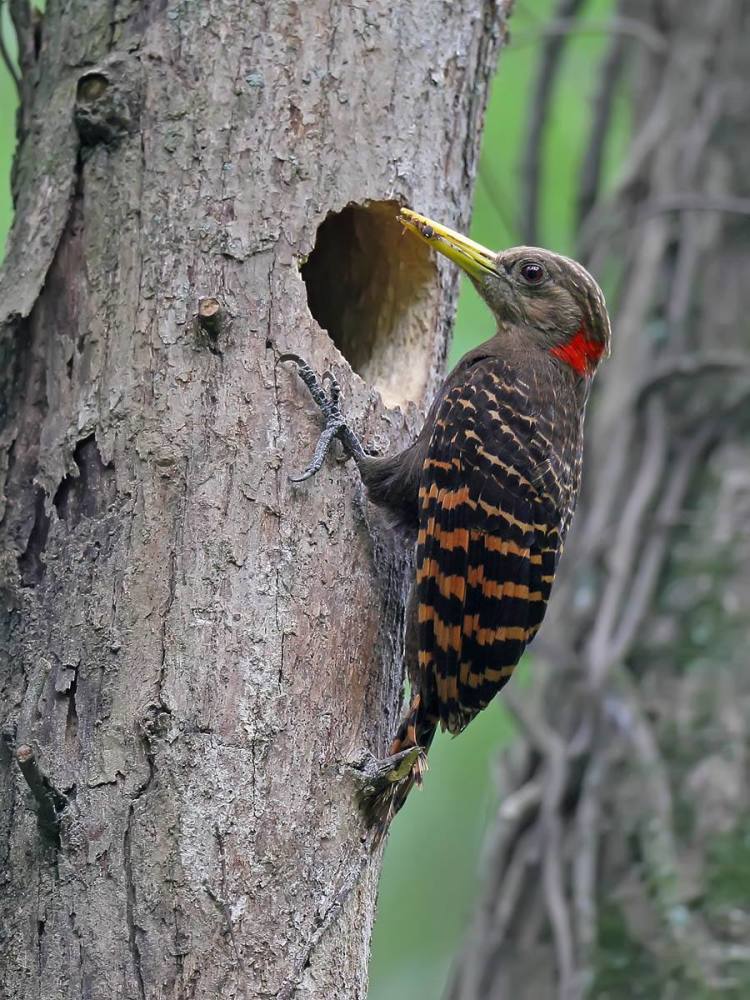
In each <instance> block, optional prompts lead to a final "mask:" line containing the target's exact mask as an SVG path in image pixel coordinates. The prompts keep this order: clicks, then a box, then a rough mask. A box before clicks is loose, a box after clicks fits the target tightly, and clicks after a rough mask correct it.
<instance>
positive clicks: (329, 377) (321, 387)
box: [279, 353, 364, 483]
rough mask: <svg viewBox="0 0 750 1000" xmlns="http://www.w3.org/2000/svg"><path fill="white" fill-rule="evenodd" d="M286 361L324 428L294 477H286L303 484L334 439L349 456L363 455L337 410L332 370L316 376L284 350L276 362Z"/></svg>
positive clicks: (338, 395) (338, 392)
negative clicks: (294, 370) (303, 386)
mask: <svg viewBox="0 0 750 1000" xmlns="http://www.w3.org/2000/svg"><path fill="white" fill-rule="evenodd" d="M286 361H291V362H292V363H293V364H295V365H296V366H297V374H298V375H299V377H300V378H301V379H302V381H303V382H304V383H305V385H306V386H307V388H308V390H309V392H310V395H311V396H312V398H313V400H314V401H315V403H316V404H317V406H318V409H319V410H320V412H321V413H322V414H323V416H324V417H325V427H324V428H323V430H322V431H321V434H320V437H319V438H318V442H317V444H316V445H315V451H314V452H313V457H312V458H311V459H310V462H309V463H308V465H307V467H306V468H305V469H304V470H303V471H302V472H301V473H300V474H299V475H298V476H290V477H289V479H290V481H291V482H293V483H303V482H304V481H305V480H306V479H310V477H311V476H314V475H315V473H316V472H318V471H319V470H320V467H321V466H322V465H323V462H324V461H325V457H326V455H327V454H328V450H329V448H330V447H331V444H332V443H333V440H334V438H339V440H340V441H341V443H342V444H343V446H344V450H345V451H346V452H347V454H348V455H349V456H351V457H354V458H359V457H360V456H362V455H364V450H363V448H362V445H361V444H360V443H359V440H358V439H357V437H356V435H355V434H354V432H353V431H351V430H350V429H349V427H348V426H347V423H346V421H345V420H344V417H343V414H342V413H341V408H340V406H339V401H340V399H341V386H340V385H339V383H338V380H337V378H336V376H335V375H334V374H333V372H331V371H325V372H323V374H322V376H321V377H320V378H318V376H317V375H316V373H315V371H314V370H313V369H312V368H311V367H310V365H309V364H308V363H307V362H306V361H305V359H304V358H301V357H300V356H299V355H298V354H292V353H287V354H282V355H280V356H279V362H286Z"/></svg>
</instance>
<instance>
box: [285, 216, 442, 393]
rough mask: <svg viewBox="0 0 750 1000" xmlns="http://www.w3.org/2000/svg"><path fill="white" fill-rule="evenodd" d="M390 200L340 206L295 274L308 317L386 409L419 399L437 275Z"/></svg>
mask: <svg viewBox="0 0 750 1000" xmlns="http://www.w3.org/2000/svg"><path fill="white" fill-rule="evenodd" d="M398 209H399V206H398V204H397V203H396V202H390V201H384V202H368V203H367V204H365V205H355V204H351V205H347V206H346V208H344V209H343V210H342V211H341V212H335V213H334V212H332V213H331V214H330V215H328V216H327V217H326V219H325V220H324V221H323V223H322V224H321V225H320V227H319V228H318V232H317V237H316V240H315V246H314V248H313V251H312V253H311V254H310V256H309V257H308V259H307V261H306V262H305V263H304V264H303V265H302V268H301V273H302V278H303V279H304V282H305V285H306V287H307V301H308V306H309V309H310V312H311V314H312V316H313V318H314V319H315V321H316V322H317V323H318V325H319V326H321V327H322V328H323V329H324V330H326V331H327V332H328V334H329V336H330V337H331V339H332V340H333V342H334V344H335V345H336V347H337V348H338V349H339V351H340V352H341V353H342V354H343V356H344V357H345V358H346V360H347V361H348V362H349V364H350V365H351V367H352V368H353V369H354V371H355V372H357V374H358V375H361V377H362V378H363V379H364V380H365V381H366V382H369V383H371V384H373V385H374V386H375V388H376V389H377V390H378V391H379V392H380V394H381V396H382V398H383V401H384V402H385V403H386V404H387V405H389V406H395V405H398V404H401V403H405V402H406V401H407V400H419V399H420V397H421V396H422V394H423V392H424V390H425V387H426V384H427V379H428V375H429V370H430V362H431V355H432V348H433V344H434V342H435V331H436V326H437V322H438V285H437V269H436V266H435V262H434V260H433V259H432V254H431V253H430V251H429V249H428V247H427V246H426V245H425V244H423V243H421V242H420V241H419V240H418V239H416V238H414V237H413V236H411V235H410V234H408V233H404V232H403V228H402V226H401V225H400V224H399V223H398V221H397V215H398Z"/></svg>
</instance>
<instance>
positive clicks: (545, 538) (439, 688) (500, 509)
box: [279, 209, 610, 829]
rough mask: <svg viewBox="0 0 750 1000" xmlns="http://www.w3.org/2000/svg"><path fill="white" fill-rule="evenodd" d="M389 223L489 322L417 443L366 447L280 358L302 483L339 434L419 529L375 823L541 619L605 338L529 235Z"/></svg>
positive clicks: (397, 518)
mask: <svg viewBox="0 0 750 1000" xmlns="http://www.w3.org/2000/svg"><path fill="white" fill-rule="evenodd" d="M399 221H400V222H401V223H402V224H403V225H404V227H405V228H406V230H408V231H409V232H410V233H412V234H414V235H415V236H417V237H418V238H420V239H421V240H423V241H425V242H426V243H428V244H429V245H430V246H432V247H433V248H434V249H435V250H437V251H439V252H440V253H442V254H444V255H445V256H446V257H448V258H449V259H450V260H452V261H454V262H455V263H456V264H458V265H459V267H461V268H462V269H463V270H464V271H465V272H466V273H467V274H468V276H469V278H470V279H471V281H472V282H473V284H474V285H475V287H476V288H477V290H478V292H479V294H480V295H481V296H482V298H483V299H484V301H485V302H486V303H487V305H488V306H489V308H490V309H491V311H492V313H493V315H494V317H495V320H496V322H497V329H496V331H495V334H494V336H492V337H491V338H490V339H489V340H487V341H485V343H483V344H481V345H480V346H479V347H476V348H474V349H473V350H471V351H469V352H468V354H465V355H464V356H463V358H461V360H460V361H459V362H458V364H457V365H456V367H455V368H454V369H453V371H452V372H451V373H450V374H449V375H448V377H447V378H446V380H445V382H444V383H443V385H442V387H441V389H440V390H439V392H438V393H437V396H436V398H435V400H434V402H433V403H432V406H431V407H430V410H429V412H428V415H427V418H426V420H425V423H424V426H423V427H422V430H421V432H420V434H419V436H418V437H417V439H416V440H415V441H414V443H413V444H412V445H411V446H410V447H408V448H406V450H404V451H402V452H400V453H399V454H396V455H392V456H386V457H376V456H373V455H369V454H367V453H366V451H365V449H364V448H363V447H362V444H361V443H360V441H359V439H358V438H357V436H356V435H355V434H354V432H353V431H352V430H351V428H350V427H349V426H348V425H347V423H346V421H345V419H344V417H343V415H342V412H341V408H340V393H339V387H338V384H337V383H336V381H335V379H334V378H333V376H332V375H331V374H330V373H329V372H326V373H325V374H324V375H323V377H322V379H318V377H317V375H316V374H315V372H314V371H312V369H311V368H310V367H309V365H307V364H306V362H305V361H304V360H303V359H302V358H300V357H298V356H297V355H294V354H285V355H282V356H281V358H280V359H279V360H280V361H292V362H294V363H295V364H296V365H297V369H298V372H299V374H300V376H301V377H302V379H303V381H304V382H305V384H306V385H307V387H308V389H309V390H310V392H311V395H312V397H313V399H314V401H315V402H316V404H317V405H318V407H319V409H320V410H321V412H322V414H323V416H324V418H325V428H324V430H323V432H322V434H321V436H320V439H319V441H318V445H317V447H316V449H315V454H314V456H313V459H312V461H311V462H310V464H309V465H308V467H307V468H306V469H305V471H304V472H303V473H302V474H301V475H300V476H298V477H296V481H302V480H304V479H307V478H309V477H310V476H312V475H314V474H315V473H316V472H317V471H318V469H319V468H320V467H321V465H322V463H323V460H324V458H325V455H326V452H327V450H328V447H329V445H330V444H331V442H332V441H333V440H334V439H335V438H338V439H339V440H340V441H341V443H342V445H343V447H344V450H345V452H346V453H347V454H348V455H349V456H351V458H353V459H354V461H355V462H356V464H357V466H358V468H359V472H360V474H361V477H362V480H363V482H364V485H365V487H366V490H367V494H368V497H369V499H370V500H371V501H372V502H373V503H375V504H377V505H379V506H380V507H383V508H385V509H386V510H387V511H388V513H389V515H390V518H391V520H392V521H394V522H395V523H397V524H400V525H402V526H404V527H406V528H411V529H413V530H415V531H416V577H415V580H414V584H413V587H412V589H411V593H410V597H409V600H408V604H407V614H406V636H405V651H406V661H407V662H406V666H407V672H408V676H409V679H410V682H411V691H412V697H411V703H410V705H409V708H408V710H407V712H406V715H405V717H404V718H403V720H402V722H401V723H400V725H399V727H398V730H397V732H396V734H395V737H394V739H393V742H392V743H391V746H390V751H389V758H388V759H389V760H391V761H392V762H393V766H392V774H391V775H390V777H391V780H390V781H385V782H384V783H383V784H382V785H381V786H379V788H378V790H377V792H375V793H374V794H373V796H372V800H371V801H370V802H369V805H368V812H369V815H370V817H371V818H372V820H373V821H374V822H376V823H377V825H378V826H379V827H380V828H381V829H384V828H386V827H387V825H388V824H389V823H390V820H391V819H392V817H393V815H394V814H395V812H396V811H397V810H398V809H399V808H400V807H401V805H402V804H403V802H404V801H405V799H406V796H407V794H408V792H409V790H410V788H411V787H412V786H413V785H414V784H421V783H422V778H423V774H424V771H425V769H426V754H427V751H428V750H429V747H430V744H431V742H432V739H433V737H434V735H435V731H436V729H437V727H438V726H440V727H441V728H442V729H444V730H448V731H449V732H450V733H454V734H456V733H460V732H461V731H462V730H463V729H465V728H466V726H467V725H468V724H469V722H471V720H472V719H473V718H474V716H475V715H477V713H478V712H480V711H481V710H482V709H483V708H484V707H485V706H486V705H487V704H488V703H489V702H490V701H491V700H492V698H493V697H494V696H495V695H496V694H497V692H498V691H499V690H500V689H501V688H502V687H503V686H504V685H505V684H506V683H507V682H508V680H509V679H510V677H511V675H512V673H513V670H514V669H515V667H516V664H517V663H518V661H519V659H520V658H521V654H522V653H523V651H524V649H525V648H526V646H527V644H528V643H529V642H530V641H531V640H532V639H533V638H534V636H535V635H536V633H537V631H538V630H539V627H540V625H541V623H542V619H543V618H544V613H545V610H546V608H547V602H548V600H549V596H550V591H551V589H552V584H553V582H554V578H555V573H556V571H557V566H558V562H559V559H560V555H561V553H562V548H563V542H564V540H565V536H566V533H567V531H568V528H569V526H570V522H571V518H572V516H573V511H574V508H575V503H576V497H577V494H578V488H579V483H580V476H581V458H582V450H583V420H584V413H585V409H586V402H587V399H588V396H589V391H590V388H591V383H592V379H593V377H594V374H595V372H596V370H597V367H598V365H599V362H600V360H601V359H602V358H603V357H604V356H606V355H607V354H608V353H609V345H610V324H609V318H608V315H607V308H606V304H605V301H604V296H603V294H602V292H601V289H600V288H599V286H598V285H597V283H596V282H595V281H594V279H593V278H592V277H591V275H590V274H589V273H588V271H586V270H585V268H583V267H582V266H581V265H580V264H578V263H576V262H575V261H573V260H570V259H569V258H567V257H562V256H560V255H559V254H556V253H552V252H550V251H549V250H542V249H539V248H538V247H524V246H522V247H513V248H512V249H510V250H504V251H501V252H499V253H493V252H492V251H491V250H488V249H486V248H485V247H483V246H480V245H479V244H478V243H475V242H474V241H473V240H470V239H468V238H467V237H465V236H462V235H460V234H459V233H457V232H454V231H453V230H451V229H448V228H447V227H445V226H442V225H440V224H438V223H436V222H433V221H432V220H431V219H428V218H426V217H425V216H422V215H419V214H417V213H416V212H413V211H411V210H409V209H402V210H401V211H400V214H399ZM293 478H294V477H293ZM404 758H406V763H407V768H406V773H404V767H403V766H399V765H402V764H403V761H404ZM386 773H387V768H386Z"/></svg>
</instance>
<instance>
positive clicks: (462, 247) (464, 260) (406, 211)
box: [398, 208, 497, 278]
mask: <svg viewBox="0 0 750 1000" xmlns="http://www.w3.org/2000/svg"><path fill="white" fill-rule="evenodd" d="M398 221H399V222H400V223H402V225H404V226H405V227H406V228H407V229H408V230H410V231H411V232H412V233H415V234H416V235H417V236H419V238H420V239H422V240H424V242H425V243H429V244H430V246H432V247H433V248H434V249H435V250H437V251H439V252H440V253H442V254H444V255H445V256H446V257H448V258H449V259H450V260H452V261H453V262H454V263H455V264H458V266H459V267H460V268H462V269H463V270H464V271H466V273H467V274H468V275H469V277H471V278H482V277H484V276H485V275H486V274H497V268H496V266H495V261H496V255H495V254H494V253H493V252H492V251H491V250H488V249H487V248H486V247H483V246H481V245H480V244H479V243H475V242H474V240H470V239H469V238H468V236H462V235H461V234H460V233H456V232H454V230H452V229H448V227H447V226H441V225H440V223H439V222H433V221H432V219H428V218H427V217H426V216H424V215H419V214H418V213H417V212H412V210H411V209H410V208H402V209H401V211H400V212H399V214H398Z"/></svg>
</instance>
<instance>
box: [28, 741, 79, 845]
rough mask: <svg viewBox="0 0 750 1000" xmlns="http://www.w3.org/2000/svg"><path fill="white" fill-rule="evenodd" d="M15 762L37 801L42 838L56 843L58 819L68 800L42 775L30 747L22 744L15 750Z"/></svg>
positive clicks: (58, 833) (58, 828) (58, 826)
mask: <svg viewBox="0 0 750 1000" xmlns="http://www.w3.org/2000/svg"><path fill="white" fill-rule="evenodd" d="M16 760H17V761H18V766H19V768H20V770H21V774H22V775H23V776H24V778H25V779H26V784H27V785H28V786H29V789H30V790H31V794H32V795H33V796H34V798H35V799H36V801H37V807H38V808H37V822H38V824H39V830H40V832H41V833H42V834H43V836H45V837H47V838H49V839H50V840H53V841H55V842H58V840H59V836H60V817H61V816H62V814H63V812H64V810H65V807H66V806H67V804H68V800H67V799H66V797H65V796H64V795H63V794H62V793H61V792H58V791H57V789H56V788H55V787H54V786H53V785H52V783H51V782H50V780H49V778H47V777H46V776H45V775H44V774H42V772H41V770H40V769H39V764H38V763H37V759H36V754H35V753H34V750H33V748H32V747H30V746H29V745H28V744H23V745H22V746H20V747H18V748H17V749H16Z"/></svg>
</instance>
